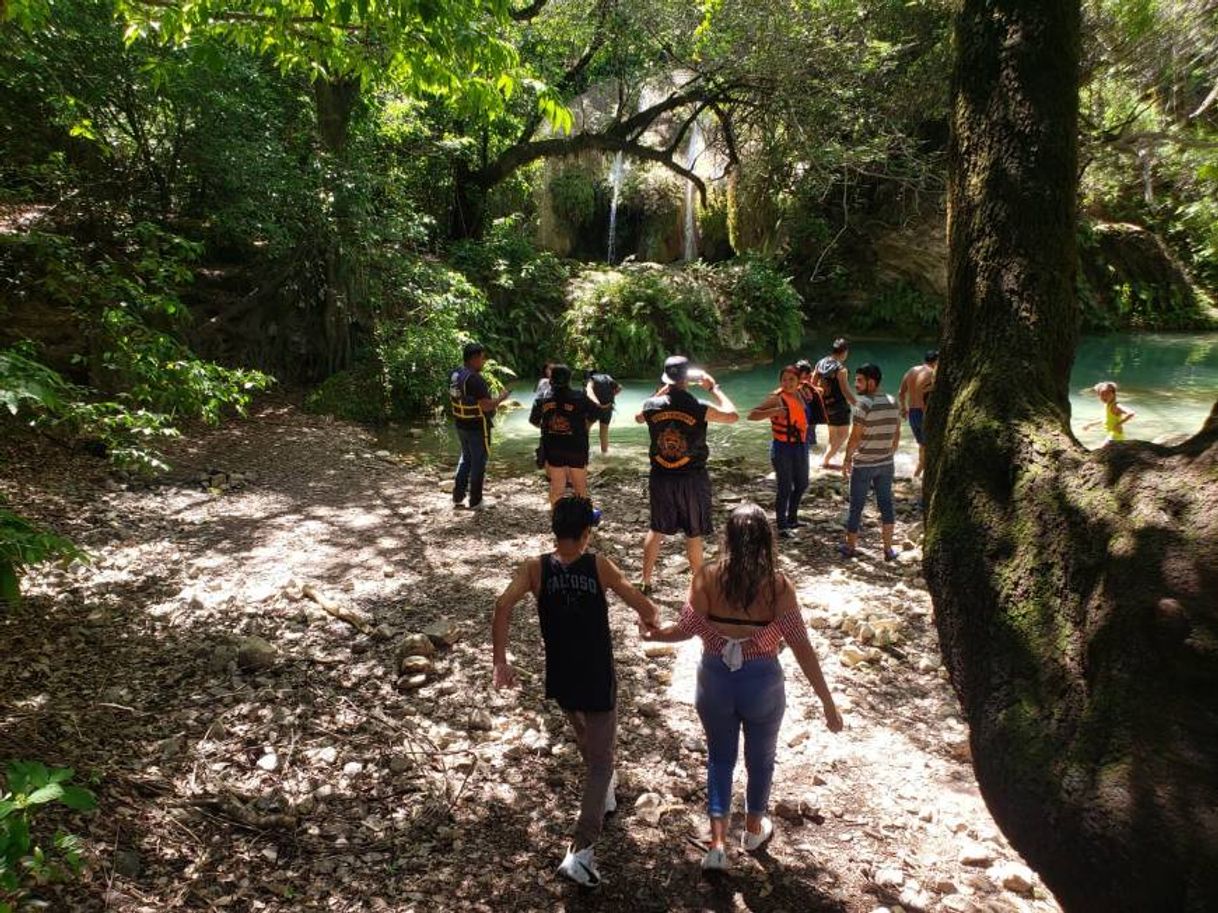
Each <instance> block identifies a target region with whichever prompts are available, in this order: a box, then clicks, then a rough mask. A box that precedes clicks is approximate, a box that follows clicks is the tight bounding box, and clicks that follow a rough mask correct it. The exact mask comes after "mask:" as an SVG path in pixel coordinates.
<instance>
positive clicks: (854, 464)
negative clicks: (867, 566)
mask: <svg viewBox="0 0 1218 913" xmlns="http://www.w3.org/2000/svg"><path fill="white" fill-rule="evenodd" d="M881 376H882V375H881V374H880V369H879V367H878V366H877V365H873V364H865V365H863V366H862V367H861V368H859V369H858V371H857V372H856V373H855V375H854V390H855V392H856V393H857V394H858V402H857V403H855V406H854V427H852V428H851V429H850V440H848V441H847V442H846V460H845V462H844V463H843V464H842V475H844V476H845V477H846V478H847V479H849V480H850V515H849V517H848V518H847V519H846V541H845V542H843V543H842V544H841V545H839V546H838V547H837V550H838V552H839V553H840V554H841V555H842V557H844V558H852V557H854V552H855V548H856V547H857V545H858V539H859V522H860V521H861V520H862V517H863V505H864V504H865V503H866V502H867V493H868V492H869V491H870V490H871V489H873V488H874V489H875V500H876V503H877V504H878V505H879V508H880V523H881V526H880V529H881V530H882V534H883V538H884V560H885V561H892V560H893V559H894V558H896V557H897V553H896V549H894V548H893V547H892V526H893V522H894V521H895V520H896V512H895V511H894V510H893V507H892V477H893V469H894V467H893V460H892V457H893V454H895V453H896V452H897V444H899V443H900V442H901V411H900V409H898V408H897V404H896V401H895V400H893V398H892V397H891V396H889V395H888V394H887V393H881V392H880V378H881Z"/></svg>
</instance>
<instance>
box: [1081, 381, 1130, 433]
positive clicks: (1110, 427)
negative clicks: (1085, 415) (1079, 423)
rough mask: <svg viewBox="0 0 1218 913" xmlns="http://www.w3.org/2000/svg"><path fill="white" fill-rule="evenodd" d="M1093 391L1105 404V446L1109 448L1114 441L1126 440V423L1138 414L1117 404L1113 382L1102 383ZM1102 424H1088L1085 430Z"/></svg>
mask: <svg viewBox="0 0 1218 913" xmlns="http://www.w3.org/2000/svg"><path fill="white" fill-rule="evenodd" d="M1092 389H1094V390H1095V395H1096V396H1098V397H1099V398H1100V402H1101V403H1103V404H1104V419H1103V424H1104V432H1105V437H1104V446H1105V447H1106V446H1108V445H1109V444H1111V443H1112V442H1113V441H1123V440H1125V423H1126V422H1128V421H1129V420H1130V419H1131V418H1133V417H1134V416H1135V415H1136V414H1137V413H1136V412H1134V411H1133V410H1132V409H1126V408H1125V407H1124V406H1122V405H1121V404H1120V403H1118V402H1117V385H1116V383H1115V382H1113V381H1111V380H1104V381H1100V382H1099V383H1098V384H1096V385H1095V386H1094V387H1093V388H1092ZM1098 424H1100V423H1099V422H1098V421H1095V422H1088V423H1087V424H1086V425H1085V426H1084V427H1085V428H1094V427H1095V426H1096V425H1098Z"/></svg>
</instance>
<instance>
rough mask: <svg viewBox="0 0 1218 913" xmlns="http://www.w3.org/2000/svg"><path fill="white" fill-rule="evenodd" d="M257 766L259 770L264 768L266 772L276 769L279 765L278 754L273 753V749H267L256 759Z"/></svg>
mask: <svg viewBox="0 0 1218 913" xmlns="http://www.w3.org/2000/svg"><path fill="white" fill-rule="evenodd" d="M258 767H259V769H261V770H265V771H266V772H267V773H270V772H271V771H273V770H276V769H277V768H278V767H279V755H277V754H275V752H273V751H268V752H267V753H266V754H264V755H263V756H262V757H260V758H259V759H258Z"/></svg>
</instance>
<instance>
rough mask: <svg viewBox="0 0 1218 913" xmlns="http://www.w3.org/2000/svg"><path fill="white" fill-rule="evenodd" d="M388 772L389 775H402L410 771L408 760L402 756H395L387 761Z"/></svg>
mask: <svg viewBox="0 0 1218 913" xmlns="http://www.w3.org/2000/svg"><path fill="white" fill-rule="evenodd" d="M389 770H390V772H391V773H395V774H404V773H406V771H408V770H410V759H409V758H407V757H405V756H404V755H400V754H395V755H394V756H393V757H392V758H390V759H389Z"/></svg>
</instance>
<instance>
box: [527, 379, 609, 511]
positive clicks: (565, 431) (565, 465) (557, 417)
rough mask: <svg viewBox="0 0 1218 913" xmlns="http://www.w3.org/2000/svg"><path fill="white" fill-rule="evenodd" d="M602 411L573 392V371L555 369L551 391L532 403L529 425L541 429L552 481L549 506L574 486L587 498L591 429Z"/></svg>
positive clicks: (576, 491) (578, 492)
mask: <svg viewBox="0 0 1218 913" xmlns="http://www.w3.org/2000/svg"><path fill="white" fill-rule="evenodd" d="M599 414H600V410H599V408H598V407H597V406H596V405H595V404H594V403H593V402H592V401H591V400H590V399H588V397H587V396H585V395H584V392H583V391H582V390H573V389H571V369H570V368H569V367H567V366H566V365H554V366H553V367H551V369H550V385H549V388H548V389H547V390H546V391H545V392H544V393H542V394H541V395H539V396H538V397H537V398H536V399H535V400H533V408H532V410H531V411H530V412H529V422H530V423H531V424H533V425H535V426H536V427H538V428H540V429H541V452H542V455H543V456H544V457H545V469H546V476H547V477H548V478H549V480H550V506H551V507H553V506H554V504H555V503H556V502H557V501H558V499H559V498H561V497H562V496H563V494H564V493H565V492H566V490H567V486H568V485H570V486H571V490H572V491H574V492H575V494H576V495H577V496H579V497H581V498H586V497H588V425H589V423H590V422H592V421H594V420H595V418H596V417H597V416H598V415H599Z"/></svg>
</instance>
